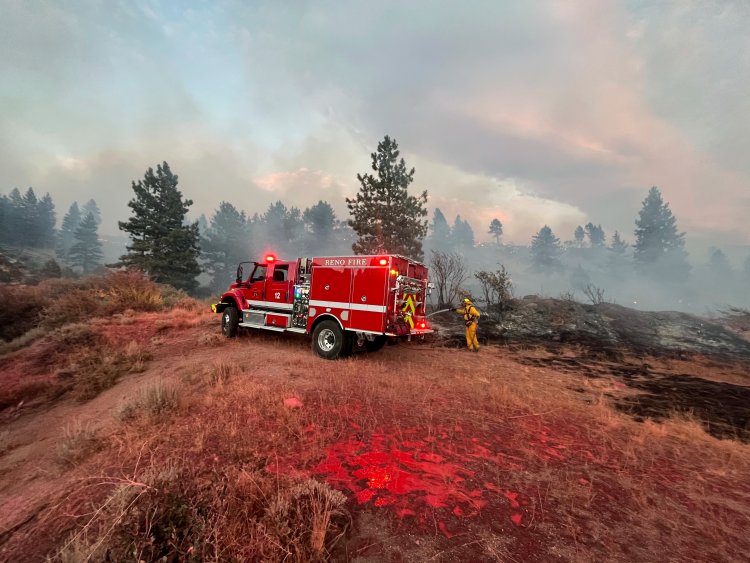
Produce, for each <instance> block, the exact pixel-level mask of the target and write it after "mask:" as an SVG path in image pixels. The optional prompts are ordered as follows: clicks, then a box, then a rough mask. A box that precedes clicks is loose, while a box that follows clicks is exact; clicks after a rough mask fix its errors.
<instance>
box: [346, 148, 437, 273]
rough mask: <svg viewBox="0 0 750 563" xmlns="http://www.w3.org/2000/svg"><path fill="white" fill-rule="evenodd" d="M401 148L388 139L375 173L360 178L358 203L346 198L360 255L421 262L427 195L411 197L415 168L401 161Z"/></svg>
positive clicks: (377, 154)
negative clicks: (393, 256)
mask: <svg viewBox="0 0 750 563" xmlns="http://www.w3.org/2000/svg"><path fill="white" fill-rule="evenodd" d="M399 154H400V153H399V150H398V144H397V143H396V141H395V139H391V138H390V137H388V136H387V135H386V136H385V138H384V139H383V141H381V142H380V143H378V150H377V152H374V153H372V154H371V155H370V156H371V158H372V170H373V171H374V172H376V173H377V175H373V174H369V173H368V174H357V180H359V183H360V188H359V192H358V193H357V197H356V198H355V199H349V198H346V203H347V206H348V208H349V213H350V215H351V219H350V220H349V225H350V226H351V227H352V228H353V229H354V231H355V232H356V233H357V235H358V236H359V238H358V239H357V241H356V242H355V243H354V244H353V245H352V250H354V252H355V253H357V254H375V253H378V252H388V253H391V254H403V255H405V256H409V257H410V258H414V259H418V260H421V259H422V258H423V253H422V240H423V239H424V237H425V235H426V234H427V221H426V220H423V217H425V216H426V215H427V209H425V207H424V206H425V204H426V203H427V191H426V190H425V191H423V192H422V193H421V194H420V195H419V196H412V195H409V194H408V188H409V185H410V184H411V183H412V182H413V181H414V168H412V169H411V170H409V169H407V167H406V163H405V162H404V159H403V158H401V159H400V160H399Z"/></svg>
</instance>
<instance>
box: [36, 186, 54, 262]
mask: <svg viewBox="0 0 750 563" xmlns="http://www.w3.org/2000/svg"><path fill="white" fill-rule="evenodd" d="M37 221H38V229H39V243H40V245H41V246H43V247H45V248H52V246H54V244H55V224H56V223H57V218H56V215H55V204H54V203H53V201H52V196H50V195H49V193H46V194H44V197H43V198H42V199H41V200H39V204H38V205H37Z"/></svg>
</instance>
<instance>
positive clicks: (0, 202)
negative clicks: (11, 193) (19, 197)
mask: <svg viewBox="0 0 750 563" xmlns="http://www.w3.org/2000/svg"><path fill="white" fill-rule="evenodd" d="M11 213H12V211H11V207H10V200H9V199H8V196H6V195H5V194H0V243H7V242H9V240H8V239H9V238H10V227H9V224H8V223H9V221H10V220H11V219H10V218H11Z"/></svg>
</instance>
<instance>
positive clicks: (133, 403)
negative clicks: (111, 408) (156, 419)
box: [115, 379, 180, 421]
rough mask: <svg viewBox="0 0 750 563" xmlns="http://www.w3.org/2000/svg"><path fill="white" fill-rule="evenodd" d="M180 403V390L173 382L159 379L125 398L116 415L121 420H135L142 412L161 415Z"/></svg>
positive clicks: (149, 414)
mask: <svg viewBox="0 0 750 563" xmlns="http://www.w3.org/2000/svg"><path fill="white" fill-rule="evenodd" d="M179 404H180V391H179V389H178V387H177V386H176V385H175V384H174V383H171V382H167V381H165V380H163V379H158V380H156V381H154V382H151V383H149V384H147V385H145V386H144V387H142V388H141V389H140V391H138V393H136V395H135V396H133V397H131V398H130V399H127V400H125V401H124V402H122V403H121V404H120V406H119V407H118V409H117V413H116V414H115V417H116V418H117V419H119V420H123V421H128V420H133V419H135V418H136V417H138V416H139V415H140V414H145V415H147V416H159V415H162V414H164V413H167V412H169V411H171V410H174V409H176V408H177V407H178V406H179Z"/></svg>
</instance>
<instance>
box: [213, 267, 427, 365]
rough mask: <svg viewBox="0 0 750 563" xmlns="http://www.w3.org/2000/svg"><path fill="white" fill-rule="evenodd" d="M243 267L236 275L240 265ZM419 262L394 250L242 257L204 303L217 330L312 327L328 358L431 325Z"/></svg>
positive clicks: (318, 350) (232, 333) (228, 333)
mask: <svg viewBox="0 0 750 563" xmlns="http://www.w3.org/2000/svg"><path fill="white" fill-rule="evenodd" d="M246 265H249V268H248V269H249V270H250V275H249V276H247V277H243V273H244V268H243V267H244V266H246ZM427 274H428V272H427V267H426V266H425V265H424V264H421V263H419V262H415V261H414V260H410V259H409V258H405V257H403V256H397V255H385V256H383V255H379V256H333V257H331V256H327V257H320V258H298V259H296V260H293V261H289V262H287V261H282V260H278V259H277V258H276V257H275V256H273V255H268V256H266V257H265V259H264V260H263V261H260V262H242V263H240V265H239V266H238V267H237V279H236V281H235V282H234V283H233V284H232V285H231V286H230V288H229V290H228V291H227V292H226V293H224V294H223V295H222V296H221V302H220V303H216V304H214V305H212V306H211V309H212V310H213V311H214V312H215V313H221V315H222V316H221V329H222V332H223V333H224V335H226V336H228V337H233V336H236V335H237V331H238V329H239V327H246V328H258V329H263V330H270V331H276V332H297V333H303V334H312V348H313V350H314V351H315V352H316V353H317V354H318V355H319V356H320V357H322V358H327V359H335V358H338V357H340V356H346V355H348V354H351V353H352V351H354V350H355V349H365V350H367V351H370V352H374V351H377V350H380V349H381V348H382V347H383V345H384V344H385V343H386V341H387V340H388V339H392V340H395V339H399V338H411V337H412V336H414V335H419V336H422V335H424V334H427V333H430V332H432V329H431V328H430V327H429V325H428V323H427V320H426V319H425V302H426V300H427V295H428V292H429V290H430V289H431V288H432V284H430V283H428V279H427Z"/></svg>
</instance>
